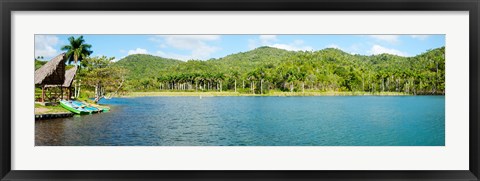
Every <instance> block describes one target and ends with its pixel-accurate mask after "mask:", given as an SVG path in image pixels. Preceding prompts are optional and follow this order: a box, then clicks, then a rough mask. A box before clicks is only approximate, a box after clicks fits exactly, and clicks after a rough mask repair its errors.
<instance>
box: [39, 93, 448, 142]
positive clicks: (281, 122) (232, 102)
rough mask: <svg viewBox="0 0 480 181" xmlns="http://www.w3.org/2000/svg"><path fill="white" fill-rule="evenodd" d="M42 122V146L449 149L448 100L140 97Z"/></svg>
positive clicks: (111, 101) (359, 97) (104, 101)
mask: <svg viewBox="0 0 480 181" xmlns="http://www.w3.org/2000/svg"><path fill="white" fill-rule="evenodd" d="M101 103H102V104H109V105H111V107H112V110H111V111H110V112H107V113H101V114H95V115H86V116H76V117H73V118H65V119H53V120H43V121H36V122H35V144H36V145H37V146H40V145H79V146H80V145H81V146H85V145H99V146H103V145H124V146H177V145H178V146H180V145H181V146H220V145H221V146H223V145H232V146H233V145H234V146H307V145H312V146H389V145H393V146H444V145H445V97H444V96H351V97H350V96H346V97H335V96H332V97H330V96H323V97H203V98H202V99H200V98H199V97H139V98H114V99H110V100H102V101H101Z"/></svg>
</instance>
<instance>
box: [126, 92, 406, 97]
mask: <svg viewBox="0 0 480 181" xmlns="http://www.w3.org/2000/svg"><path fill="white" fill-rule="evenodd" d="M410 95H413V94H406V93H401V92H375V93H371V92H269V93H267V94H243V93H238V92H129V93H126V94H125V95H121V96H119V97H147V96H166V97H169V96H171V97H172V96H205V97H211V96H410Z"/></svg>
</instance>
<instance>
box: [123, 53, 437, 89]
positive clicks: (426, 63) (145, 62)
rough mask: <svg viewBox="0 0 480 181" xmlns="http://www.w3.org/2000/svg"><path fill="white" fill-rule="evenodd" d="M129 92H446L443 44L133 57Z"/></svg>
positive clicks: (126, 64) (127, 62) (127, 64)
mask: <svg viewBox="0 0 480 181" xmlns="http://www.w3.org/2000/svg"><path fill="white" fill-rule="evenodd" d="M115 66H120V67H123V68H125V69H128V70H129V71H128V73H127V80H126V83H125V84H126V90H127V91H218V92H222V91H232V92H240V93H249V94H266V93H268V92H270V91H283V92H306V91H322V92H325V91H335V92H370V93H377V92H401V93H406V94H413V95H436V94H439V95H441V94H445V47H441V48H437V49H433V50H428V51H426V52H425V53H422V54H420V55H417V56H415V57H402V56H396V55H390V54H380V55H372V56H364V55H352V54H349V53H346V52H343V51H341V50H339V49H334V48H327V49H323V50H319V51H287V50H282V49H277V48H272V47H259V48H257V49H255V50H252V51H248V52H242V53H237V54H232V55H229V56H226V57H223V58H219V59H210V60H207V61H199V60H189V61H186V62H182V61H178V60H173V59H165V58H161V57H156V56H152V55H142V54H137V55H130V56H128V57H126V58H124V59H122V60H120V61H119V62H117V63H115Z"/></svg>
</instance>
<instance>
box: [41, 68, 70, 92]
mask: <svg viewBox="0 0 480 181" xmlns="http://www.w3.org/2000/svg"><path fill="white" fill-rule="evenodd" d="M76 74H77V67H73V68H71V69H68V70H67V71H65V81H64V82H63V84H57V85H46V87H59V86H60V85H61V86H62V87H71V86H72V83H73V80H74V79H75V75H76Z"/></svg>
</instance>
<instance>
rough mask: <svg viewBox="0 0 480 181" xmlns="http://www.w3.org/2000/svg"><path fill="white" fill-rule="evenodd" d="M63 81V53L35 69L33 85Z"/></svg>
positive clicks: (57, 83)
mask: <svg viewBox="0 0 480 181" xmlns="http://www.w3.org/2000/svg"><path fill="white" fill-rule="evenodd" d="M64 81H65V53H62V54H60V55H57V56H56V57H54V58H53V59H52V60H50V61H48V62H47V63H46V64H45V65H43V66H42V67H40V68H39V69H37V70H35V85H62V84H63V83H64Z"/></svg>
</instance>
